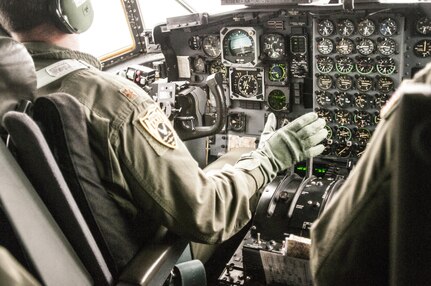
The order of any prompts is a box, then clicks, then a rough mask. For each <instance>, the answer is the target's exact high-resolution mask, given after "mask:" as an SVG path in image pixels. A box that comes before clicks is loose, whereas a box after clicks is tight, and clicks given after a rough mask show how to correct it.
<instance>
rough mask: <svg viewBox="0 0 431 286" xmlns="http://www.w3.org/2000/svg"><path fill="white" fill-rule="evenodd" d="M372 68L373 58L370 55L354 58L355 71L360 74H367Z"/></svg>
mask: <svg viewBox="0 0 431 286" xmlns="http://www.w3.org/2000/svg"><path fill="white" fill-rule="evenodd" d="M373 69H374V60H373V59H372V58H370V57H358V58H356V71H357V72H358V73H360V74H369V73H371V72H372V71H373Z"/></svg>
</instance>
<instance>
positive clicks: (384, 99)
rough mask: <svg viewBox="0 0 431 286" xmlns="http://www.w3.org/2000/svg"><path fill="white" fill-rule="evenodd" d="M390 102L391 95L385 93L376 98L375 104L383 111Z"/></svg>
mask: <svg viewBox="0 0 431 286" xmlns="http://www.w3.org/2000/svg"><path fill="white" fill-rule="evenodd" d="M388 100H389V95H387V94H384V93H382V94H377V95H376V97H375V98H374V104H375V105H376V107H377V108H378V109H381V108H382V107H383V106H384V105H385V104H386V102H388Z"/></svg>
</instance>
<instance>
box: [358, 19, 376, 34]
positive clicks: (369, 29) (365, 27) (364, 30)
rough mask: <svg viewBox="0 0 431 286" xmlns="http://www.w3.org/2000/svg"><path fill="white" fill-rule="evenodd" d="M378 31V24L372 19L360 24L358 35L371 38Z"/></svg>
mask: <svg viewBox="0 0 431 286" xmlns="http://www.w3.org/2000/svg"><path fill="white" fill-rule="evenodd" d="M375 31H376V24H374V22H373V21H372V20H370V19H364V20H362V21H361V22H359V24H358V33H359V34H361V35H362V36H364V37H369V36H371V35H372V34H374V32H375Z"/></svg>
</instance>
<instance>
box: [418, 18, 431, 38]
mask: <svg viewBox="0 0 431 286" xmlns="http://www.w3.org/2000/svg"><path fill="white" fill-rule="evenodd" d="M416 31H417V32H418V33H419V34H421V35H429V34H431V20H430V19H429V18H428V17H422V18H420V19H419V20H417V22H416Z"/></svg>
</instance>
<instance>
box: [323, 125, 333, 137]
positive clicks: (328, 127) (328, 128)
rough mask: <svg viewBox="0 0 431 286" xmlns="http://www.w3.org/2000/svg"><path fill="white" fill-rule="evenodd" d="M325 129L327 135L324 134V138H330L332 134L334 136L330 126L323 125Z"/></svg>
mask: <svg viewBox="0 0 431 286" xmlns="http://www.w3.org/2000/svg"><path fill="white" fill-rule="evenodd" d="M325 129H326V131H328V135H326V139H332V136H334V132H333V131H332V128H331V127H330V126H328V125H325Z"/></svg>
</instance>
